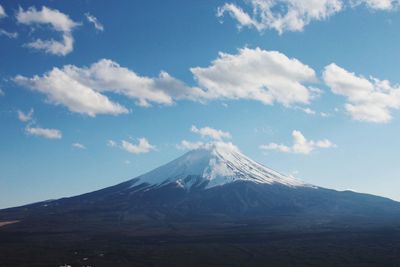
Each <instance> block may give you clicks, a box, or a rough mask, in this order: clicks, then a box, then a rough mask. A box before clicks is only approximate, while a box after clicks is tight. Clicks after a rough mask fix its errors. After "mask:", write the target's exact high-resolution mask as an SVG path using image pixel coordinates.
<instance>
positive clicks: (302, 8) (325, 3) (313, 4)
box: [217, 0, 343, 34]
mask: <svg viewBox="0 0 400 267" xmlns="http://www.w3.org/2000/svg"><path fill="white" fill-rule="evenodd" d="M246 3H249V5H250V8H251V10H252V12H251V13H247V12H245V11H244V10H243V9H241V8H240V7H238V6H237V5H235V4H229V3H226V4H225V5H223V6H222V7H220V8H219V9H218V12H217V16H218V17H222V16H224V15H225V13H228V14H229V15H230V16H231V17H232V18H234V19H236V20H237V22H238V26H239V27H254V28H255V29H257V30H258V31H263V30H267V29H274V30H276V31H278V33H279V34H282V33H283V32H285V31H302V30H303V29H304V27H305V26H306V25H308V24H309V23H310V22H311V21H315V20H316V21H318V20H325V19H327V18H329V17H330V16H332V15H333V14H335V13H337V12H339V11H340V10H342V5H343V4H342V1H341V0H248V1H246Z"/></svg>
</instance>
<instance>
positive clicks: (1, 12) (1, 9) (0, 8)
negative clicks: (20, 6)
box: [0, 5, 7, 19]
mask: <svg viewBox="0 0 400 267" xmlns="http://www.w3.org/2000/svg"><path fill="white" fill-rule="evenodd" d="M5 17H7V13H6V11H5V10H4V7H3V6H2V5H0V19H2V18H5Z"/></svg>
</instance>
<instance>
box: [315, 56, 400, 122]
mask: <svg viewBox="0 0 400 267" xmlns="http://www.w3.org/2000/svg"><path fill="white" fill-rule="evenodd" d="M323 78H324V81H325V83H326V84H327V85H328V86H329V87H330V88H331V90H332V92H333V93H335V94H338V95H342V96H345V97H346V98H347V103H346V105H345V109H346V111H347V112H348V113H349V114H350V116H351V117H352V118H353V119H355V120H359V121H367V122H375V123H386V122H389V121H390V120H391V119H392V115H391V110H392V109H400V85H392V84H391V83H390V82H389V81H387V80H379V79H376V78H374V77H370V78H365V77H363V76H357V75H356V74H355V73H353V72H349V71H347V70H345V69H343V68H341V67H339V66H337V65H336V64H334V63H332V64H330V65H328V66H326V67H325V70H324V72H323Z"/></svg>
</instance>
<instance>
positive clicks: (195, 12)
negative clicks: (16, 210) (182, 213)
mask: <svg viewBox="0 0 400 267" xmlns="http://www.w3.org/2000/svg"><path fill="white" fill-rule="evenodd" d="M258 3H264V5H260V4H258ZM266 3H269V4H266ZM0 5H1V7H2V8H0V89H1V91H0V125H1V128H0V170H1V171H0V196H1V197H0V208H3V207H9V206H15V205H21V204H25V203H30V202H34V201H39V200H44V199H51V198H59V197H62V196H71V195H76V194H80V193H84V192H88V191H92V190H95V189H99V188H103V187H106V186H110V185H113V184H116V183H119V182H122V181H124V180H127V179H130V178H134V177H135V176H137V175H139V174H142V173H144V172H146V171H148V170H151V169H153V168H155V167H157V166H159V165H161V164H163V163H166V162H168V161H170V160H172V159H174V158H175V157H177V156H179V155H181V154H183V153H184V152H185V150H187V149H189V148H190V147H196V146H198V145H199V144H200V142H203V143H204V142H209V141H213V140H223V141H225V142H232V143H233V144H235V145H236V146H238V147H239V149H240V150H241V151H242V152H244V153H245V154H247V155H248V156H250V157H251V158H253V159H255V160H257V161H259V162H261V163H263V164H264V165H266V166H269V167H271V168H273V169H276V170H278V171H280V172H283V173H286V174H290V175H294V176H296V177H298V178H301V179H303V180H305V181H307V182H309V183H313V184H316V185H320V186H324V187H329V188H335V189H340V190H344V189H352V190H355V191H360V192H367V193H373V194H378V195H383V196H387V197H390V198H393V199H396V200H400V193H399V192H398V190H397V188H399V186H400V177H399V173H400V166H399V164H397V163H398V159H397V157H398V156H397V155H398V148H399V147H400V141H399V137H398V133H399V132H400V124H399V116H400V114H399V111H398V110H399V109H400V88H399V85H398V84H399V83H400V80H399V75H398V67H397V66H398V62H400V53H399V52H398V51H399V50H398V43H399V41H400V31H399V25H400V9H399V8H400V3H399V2H398V1H387V0H374V1H373V0H354V1H344V0H343V1H342V0H323V1H305V0H298V1H289V0H276V1H258V2H257V1H241V0H237V1H228V0H225V1H172V0H171V1H119V2H118V3H117V4H113V5H110V4H109V2H107V1H73V2H71V1H21V2H18V1H4V0H3V1H0ZM288 14H289V15H288ZM193 126H195V127H193ZM183 141H185V142H183ZM182 142H183V143H182Z"/></svg>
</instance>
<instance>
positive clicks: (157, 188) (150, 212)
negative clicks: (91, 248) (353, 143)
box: [0, 142, 400, 229]
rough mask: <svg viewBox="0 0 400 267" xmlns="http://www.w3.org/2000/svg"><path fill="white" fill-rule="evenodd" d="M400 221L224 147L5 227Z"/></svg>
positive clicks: (387, 207) (390, 204) (19, 212)
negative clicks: (194, 222) (195, 222)
mask: <svg viewBox="0 0 400 267" xmlns="http://www.w3.org/2000/svg"><path fill="white" fill-rule="evenodd" d="M399 215H400V205H399V203H397V202H395V201H392V200H390V199H386V198H382V197H377V196H373V195H367V194H360V193H355V192H351V191H344V192H339V191H335V190H330V189H325V188H321V187H318V186H314V185H310V184H307V183H304V182H302V181H300V180H297V179H295V178H293V177H290V176H286V175H283V174H280V173H278V172H276V171H274V170H272V169H269V168H267V167H265V166H263V165H261V164H259V163H257V162H255V161H253V160H251V159H250V158H248V157H246V156H245V155H243V154H242V153H241V152H240V151H239V150H238V149H237V148H236V147H235V146H233V145H232V144H229V143H222V142H220V143H212V144H208V145H205V146H203V147H202V148H199V149H197V150H193V151H190V152H188V153H186V154H184V155H183V156H181V157H179V158H177V159H175V160H173V161H171V162H170V163H167V164H165V165H163V166H161V167H159V168H157V169H155V170H153V171H150V172H148V173H146V174H143V175H141V176H139V177H136V178H134V179H131V180H129V181H126V182H124V183H121V184H118V185H115V186H112V187H108V188H105V189H102V190H99V191H95V192H92V193H88V194H84V195H80V196H76V197H72V198H63V199H59V200H51V201H45V202H39V203H35V204H31V205H26V206H23V207H17V208H11V209H6V210H3V211H1V212H0V220H1V221H19V222H18V223H17V224H16V225H15V227H22V226H24V225H27V227H30V228H32V225H35V227H39V228H41V227H43V226H45V227H48V224H53V225H54V227H55V228H60V227H61V228H62V227H65V226H67V227H68V228H70V227H71V225H75V226H77V227H83V226H85V225H87V226H93V225H96V226H97V227H99V228H103V227H104V228H114V227H121V226H123V227H126V229H130V228H133V229H135V227H136V226H137V225H139V224H146V223H147V224H148V225H157V227H158V226H162V225H169V224H171V223H176V222H179V223H180V222H185V221H186V222H193V221H197V222H202V223H207V224H208V223H209V222H213V223H217V222H218V223H225V222H230V223H233V222H234V223H243V222H246V223H247V222H255V221H257V222H258V223H260V222H261V223H267V224H279V225H280V226H282V225H286V226H288V227H298V226H299V225H308V226H310V225H313V224H315V225H321V224H340V225H354V224H374V223H384V222H391V221H397V220H398V219H399V218H400V217H399ZM289 218H290V219H289ZM43 222H46V223H43Z"/></svg>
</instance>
